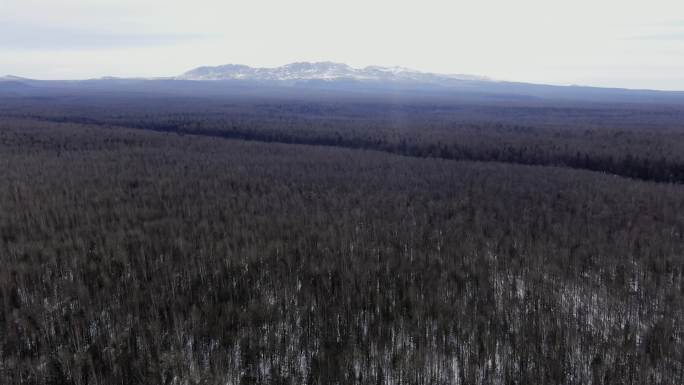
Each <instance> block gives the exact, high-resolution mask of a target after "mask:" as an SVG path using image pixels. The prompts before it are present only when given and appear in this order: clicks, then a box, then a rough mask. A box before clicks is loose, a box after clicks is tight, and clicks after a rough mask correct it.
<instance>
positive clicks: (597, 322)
mask: <svg viewBox="0 0 684 385" xmlns="http://www.w3.org/2000/svg"><path fill="white" fill-rule="evenodd" d="M683 256H684V186H682V185H670V184H655V183H650V182H642V181H635V180H630V179H626V178H620V177H616V176H610V175H605V174H601V173H595V172H589V171H585V170H571V169H567V168H557V167H538V166H524V165H512V164H505V163H484V162H464V161H453V160H444V159H424V158H410V157H401V156H396V155H392V154H388V153H383V152H377V151H364V150H349V149H340V148H333V147H326V146H303V145H287V144H279V143H256V142H245V141H237V140H224V139H218V138H209V137H197V136H192V135H185V136H179V135H172V134H168V133H160V132H152V131H146V130H133V129H124V128H114V127H112V128H106V127H102V126H94V125H79V124H57V123H49V122H38V121H35V120H0V265H1V266H2V268H1V269H0V376H1V379H2V380H1V381H0V382H1V383H3V384H5V383H6V384H78V385H83V384H364V385H365V384H388V385H389V384H678V383H684V301H682V298H683V295H684V258H683Z"/></svg>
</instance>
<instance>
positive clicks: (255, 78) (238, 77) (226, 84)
mask: <svg viewBox="0 0 684 385" xmlns="http://www.w3.org/2000/svg"><path fill="white" fill-rule="evenodd" d="M103 92H105V93H112V92H119V93H121V92H127V93H131V92H133V93H136V94H164V95H184V96H201V97H208V96H211V97H216V96H220V97H238V98H242V97H246V96H252V97H253V96H258V97H289V98H291V97H295V98H302V97H304V96H306V97H314V98H317V97H337V96H345V97H351V98H358V97H376V96H377V97H382V98H386V97H392V98H397V97H401V98H414V97H419V98H426V97H427V98H432V99H435V98H439V99H444V98H447V99H451V100H459V101H473V102H478V103H479V102H496V103H501V102H510V101H516V102H520V101H523V102H526V101H531V100H532V101H533V100H568V101H583V102H587V103H594V102H608V103H625V102H626V103H664V104H678V105H684V92H673V91H653V90H629V89H620V88H600V87H585V86H555V85H545V84H532V83H521V82H509V81H498V80H492V79H489V78H486V77H482V76H473V75H445V74H435V73H427V72H420V71H415V70H410V69H406V68H401V67H379V66H368V67H365V68H353V67H351V66H349V65H346V64H342V63H334V62H313V63H311V62H298V63H291V64H287V65H283V66H280V67H275V68H254V67H249V66H246V65H239V64H227V65H220V66H214V67H198V68H195V69H192V70H190V71H187V72H185V73H183V74H181V75H178V76H173V77H157V78H116V77H103V78H99V79H88V80H50V81H46V80H33V79H27V78H21V77H16V76H5V77H0V95H2V94H9V95H14V96H44V95H52V96H59V95H65V94H69V95H76V94H93V93H103Z"/></svg>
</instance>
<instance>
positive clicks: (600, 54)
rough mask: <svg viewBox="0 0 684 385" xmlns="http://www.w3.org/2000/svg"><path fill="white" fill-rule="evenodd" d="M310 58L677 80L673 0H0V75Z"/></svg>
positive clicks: (651, 82) (544, 79)
mask: <svg viewBox="0 0 684 385" xmlns="http://www.w3.org/2000/svg"><path fill="white" fill-rule="evenodd" d="M324 60H328V61H338V62H344V63H347V64H350V65H352V66H354V67H363V66H366V65H387V66H395V65H396V66H402V67H409V68H414V69H418V70H424V71H431V72H440V73H463V74H473V75H484V76H489V77H492V78H495V79H501V80H516V81H528V82H539V83H552V84H582V85H597V86H618V87H629V88H653V89H677V90H684V1H682V0H648V1H646V0H638V1H637V0H563V1H554V0H515V1H513V0H477V1H475V0H473V1H458V0H456V1H455V0H452V1H442V0H420V1H410V2H409V1H401V0H345V1H339V0H338V1H325V0H278V1H275V0H248V1H231V0H187V1H175V0H0V75H2V74H13V75H18V76H26V77H32V78H40V79H80V78H92V77H100V76H171V75H177V74H180V73H182V72H184V71H186V70H189V69H191V68H193V67H196V66H200V65H218V64H227V63H237V64H248V65H252V66H265V67H273V66H278V65H282V64H286V63H289V62H294V61H324Z"/></svg>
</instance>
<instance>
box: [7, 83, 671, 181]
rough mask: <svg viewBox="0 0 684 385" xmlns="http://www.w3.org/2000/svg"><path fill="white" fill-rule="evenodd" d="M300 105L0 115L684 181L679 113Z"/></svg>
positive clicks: (63, 109)
mask: <svg viewBox="0 0 684 385" xmlns="http://www.w3.org/2000/svg"><path fill="white" fill-rule="evenodd" d="M302 98H304V99H303V100H302V101H296V100H278V99H265V100H261V99H255V100H251V101H244V100H235V99H226V100H220V99H219V100H215V99H202V98H170V97H166V98H162V97H141V96H137V97H133V96H128V97H125V96H121V95H118V96H117V95H113V96H112V95H110V96H98V97H92V98H88V99H86V98H79V97H72V98H66V100H62V99H58V98H49V97H46V98H13V99H12V98H10V99H7V98H5V99H2V102H3V105H4V106H3V107H0V115H5V116H12V117H20V118H30V119H39V120H47V121H53V122H71V123H81V124H97V125H105V126H108V125H117V126H123V127H130V128H139V129H147V130H154V131H163V132H173V133H179V134H195V135H205V136H215V137H221V138H231V139H241V140H252V141H264V142H279V143H296V144H313V145H326V146H338V147H346V148H353V149H372V150H380V151H386V152H391V153H395V154H400V155H408V156H414V157H437V158H444V159H453V160H473V161H496V162H506V163H516V164H526V165H544V166H558V167H569V168H576V169H586V170H591V171H599V172H604V173H610V174H616V175H621V176H626V177H630V178H635V179H642V180H650V181H656V182H674V183H684V123H683V122H684V109H683V108H681V107H677V106H659V105H647V106H644V105H605V104H604V105H601V104H598V105H580V104H571V103H568V102H565V103H561V102H557V103H556V104H550V105H549V104H548V103H549V102H547V103H546V104H529V105H525V104H522V105H497V104H486V105H476V104H467V103H465V104H458V103H454V102H449V101H445V100H439V99H437V100H429V101H411V100H400V101H398V102H396V103H392V101H391V100H386V99H379V100H375V99H369V100H365V101H363V102H349V101H344V100H339V101H338V100H335V99H331V100H323V101H315V100H307V99H306V98H305V96H302Z"/></svg>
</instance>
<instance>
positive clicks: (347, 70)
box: [176, 62, 487, 83]
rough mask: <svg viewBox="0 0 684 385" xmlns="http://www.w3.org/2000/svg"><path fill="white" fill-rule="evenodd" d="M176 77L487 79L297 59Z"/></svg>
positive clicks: (201, 70) (206, 69)
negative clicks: (269, 65) (271, 64)
mask: <svg viewBox="0 0 684 385" xmlns="http://www.w3.org/2000/svg"><path fill="white" fill-rule="evenodd" d="M176 79H178V80H253V81H303V80H304V81H305V80H359V81H378V82H420V83H438V82H443V81H449V80H480V81H483V80H487V79H486V78H484V77H478V76H470V75H440V74H433V73H426V72H420V71H414V70H410V69H407V68H401V67H379V66H369V67H365V68H352V67H350V66H348V65H346V64H342V63H333V62H317V63H309V62H299V63H292V64H287V65H284V66H281V67H276V68H253V67H249V66H246V65H238V64H227V65H222V66H216V67H199V68H195V69H193V70H191V71H188V72H186V73H184V74H183V75H181V76H178V77H177V78H176Z"/></svg>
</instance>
